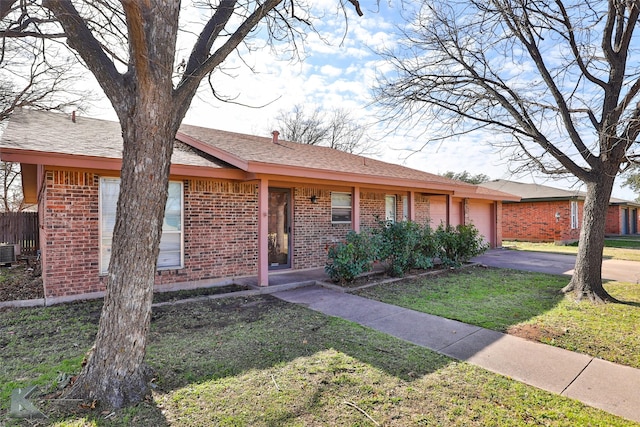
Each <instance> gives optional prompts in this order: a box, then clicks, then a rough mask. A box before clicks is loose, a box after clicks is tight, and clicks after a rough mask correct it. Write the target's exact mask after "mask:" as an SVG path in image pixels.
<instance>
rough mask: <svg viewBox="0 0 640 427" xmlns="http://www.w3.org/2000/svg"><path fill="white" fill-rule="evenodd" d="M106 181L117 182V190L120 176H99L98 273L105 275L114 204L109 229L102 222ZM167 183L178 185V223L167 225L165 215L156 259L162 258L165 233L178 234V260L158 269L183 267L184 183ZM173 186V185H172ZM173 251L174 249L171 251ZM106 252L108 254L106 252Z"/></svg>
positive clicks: (111, 236)
mask: <svg viewBox="0 0 640 427" xmlns="http://www.w3.org/2000/svg"><path fill="white" fill-rule="evenodd" d="M106 183H111V184H114V183H117V184H118V190H119V187H120V178H111V177H101V178H100V187H99V192H98V193H99V196H98V212H99V214H98V217H99V227H98V228H99V229H98V234H99V239H100V240H99V242H100V243H99V245H100V248H99V249H100V251H99V257H100V262H99V268H100V274H101V275H105V274H107V273H108V269H109V260H110V258H111V243H112V238H113V228H112V227H114V226H115V208H116V207H115V206H113V208H112V209H111V210H110V212H111V213H112V215H113V216H114V219H113V222H114V223H113V224H110V226H111V229H109V230H108V229H107V228H109V226H107V227H105V224H104V223H103V221H104V220H105V208H106V207H105V206H104V203H105V201H104V200H103V192H104V187H103V185H105V184H106ZM169 185H173V186H176V185H179V187H180V191H179V193H180V219H179V224H178V225H177V226H174V227H169V226H168V224H167V223H166V217H165V223H164V224H163V227H162V237H161V238H160V244H161V250H160V253H159V254H158V260H160V259H162V253H163V251H162V238H163V237H164V236H165V235H176V234H177V235H178V236H179V237H178V240H179V248H180V249H179V251H180V254H179V256H178V259H179V262H178V264H176V265H173V264H171V265H164V266H159V267H158V268H157V269H158V270H176V269H181V268H184V185H183V183H182V182H180V181H170V182H169ZM174 188H175V187H174ZM117 200H118V199H117V196H116V198H115V200H114V203H117ZM167 203H169V200H167ZM165 214H166V208H165ZM172 252H175V251H172ZM107 253H108V254H107Z"/></svg>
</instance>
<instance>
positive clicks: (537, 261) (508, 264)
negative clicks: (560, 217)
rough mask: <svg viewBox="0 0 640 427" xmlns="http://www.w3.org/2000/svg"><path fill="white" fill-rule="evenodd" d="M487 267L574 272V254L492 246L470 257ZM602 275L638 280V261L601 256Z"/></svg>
mask: <svg viewBox="0 0 640 427" xmlns="http://www.w3.org/2000/svg"><path fill="white" fill-rule="evenodd" d="M472 261H475V262H479V263H481V264H484V265H488V266H490V267H500V268H512V269H515V270H525V271H535V272H538V273H550V274H566V275H572V274H573V267H574V266H575V263H576V257H575V255H566V254H554V253H548V252H529V251H516V250H512V249H491V250H489V251H487V252H485V253H484V254H482V255H480V256H477V257H475V258H473V260H472ZM602 278H603V279H609V280H619V281H622V282H631V283H640V262H635V261H621V260H614V259H604V260H603V261H602Z"/></svg>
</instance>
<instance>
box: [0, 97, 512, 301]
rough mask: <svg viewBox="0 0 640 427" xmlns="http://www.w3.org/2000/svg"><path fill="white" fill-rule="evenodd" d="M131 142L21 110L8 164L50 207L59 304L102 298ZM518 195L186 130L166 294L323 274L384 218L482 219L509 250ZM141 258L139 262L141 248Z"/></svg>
mask: <svg viewBox="0 0 640 427" xmlns="http://www.w3.org/2000/svg"><path fill="white" fill-rule="evenodd" d="M121 151H122V138H121V130H120V125H119V124H118V123H115V122H109V121H103V120H95V119H89V118H84V117H76V118H75V119H74V120H72V119H70V118H69V117H67V116H66V115H63V114H59V113H52V112H35V111H29V110H23V111H21V110H18V111H16V112H15V113H14V114H13V116H12V118H11V119H10V120H9V123H8V125H7V128H6V130H5V132H4V134H3V136H2V141H1V142H0V157H1V158H2V160H5V161H12V162H19V163H20V164H21V166H22V178H23V187H24V193H25V198H26V199H27V201H28V202H31V203H37V204H38V211H39V218H40V229H41V233H40V239H41V242H40V243H41V245H40V247H41V248H42V269H43V282H44V289H45V297H46V299H47V303H55V302H58V301H64V300H69V299H74V298H78V297H97V296H100V295H102V292H103V291H104V286H105V282H106V273H107V269H108V265H109V258H110V253H111V233H112V231H113V225H114V220H115V206H116V202H117V197H118V192H119V186H120V181H119V178H118V175H119V171H120V167H121V158H120V156H121ZM503 200H508V201H515V200H518V198H517V197H515V196H512V195H510V194H504V193H500V192H498V191H493V190H487V189H485V188H482V187H477V186H474V185H469V184H465V183H461V182H458V181H453V180H449V179H447V178H443V177H441V176H438V175H433V174H429V173H426V172H422V171H417V170H414V169H409V168H406V167H403V166H399V165H394V164H389V163H385V162H381V161H377V160H373V159H369V158H365V157H362V156H357V155H352V154H348V153H344V152H341V151H336V150H333V149H330V148H325V147H317V146H311V145H304V144H297V143H292V142H286V141H279V140H278V138H277V134H275V133H274V136H273V138H261V137H256V136H249V135H241V134H236V133H231V132H224V131H218V130H212V129H205V128H199V127H194V126H187V125H185V126H182V127H181V129H180V132H179V133H178V135H177V140H176V143H175V150H174V154H173V157H172V165H171V177H170V183H169V199H168V201H167V207H166V211H165V223H164V226H163V235H162V240H161V244H160V255H159V258H158V275H157V276H156V284H157V286H163V285H173V286H174V287H185V288H186V287H196V286H206V285H211V284H213V283H218V282H219V283H223V282H225V281H228V282H231V281H233V279H234V278H237V277H241V276H257V278H258V283H259V284H260V285H264V286H266V285H268V280H269V271H271V270H275V269H305V268H311V267H322V266H323V265H324V264H325V262H326V253H327V252H326V251H327V246H328V245H330V244H332V243H334V242H336V241H339V240H341V239H343V238H344V237H345V235H346V233H347V232H348V231H349V230H352V229H353V230H359V229H360V228H361V227H366V226H373V225H375V224H376V221H377V220H378V219H389V220H394V221H401V220H404V219H411V220H415V221H419V222H421V223H425V222H427V221H428V220H429V219H431V223H432V225H434V226H437V225H438V224H439V223H440V222H444V223H449V224H452V225H457V224H461V223H469V222H473V223H474V224H475V225H476V226H477V227H478V229H479V230H480V231H481V233H482V234H483V236H484V237H485V239H486V240H487V241H488V242H490V243H491V244H492V245H493V246H499V245H500V244H501V241H502V236H501V230H502V226H501V224H500V216H499V212H500V210H501V204H502V201H503ZM131 256H135V254H134V253H132V254H131Z"/></svg>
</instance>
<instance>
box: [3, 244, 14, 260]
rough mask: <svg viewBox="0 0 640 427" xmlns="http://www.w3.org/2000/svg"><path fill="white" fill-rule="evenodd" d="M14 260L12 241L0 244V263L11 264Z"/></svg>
mask: <svg viewBox="0 0 640 427" xmlns="http://www.w3.org/2000/svg"><path fill="white" fill-rule="evenodd" d="M14 262H16V248H15V245H14V244H13V243H2V244H0V265H11V264H12V263H14Z"/></svg>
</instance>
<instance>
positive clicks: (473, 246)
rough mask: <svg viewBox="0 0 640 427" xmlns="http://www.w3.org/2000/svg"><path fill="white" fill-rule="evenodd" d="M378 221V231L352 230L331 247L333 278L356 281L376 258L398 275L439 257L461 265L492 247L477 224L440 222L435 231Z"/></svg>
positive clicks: (425, 266)
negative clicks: (359, 231)
mask: <svg viewBox="0 0 640 427" xmlns="http://www.w3.org/2000/svg"><path fill="white" fill-rule="evenodd" d="M378 224H379V226H378V227H377V228H376V229H374V230H369V229H366V230H363V231H362V232H361V233H356V232H354V231H350V232H349V233H348V234H347V236H346V238H345V240H344V242H339V243H336V244H335V245H333V246H330V247H329V248H328V254H327V256H328V260H327V263H326V265H325V271H326V272H327V274H328V275H329V277H330V278H331V279H332V280H334V281H336V282H341V283H345V282H352V281H353V280H354V279H355V278H356V277H358V276H359V275H361V274H363V273H366V272H368V271H371V268H372V267H373V263H374V262H376V261H380V262H382V263H384V265H385V268H386V271H387V273H388V274H389V275H391V276H396V277H402V276H404V275H405V274H406V273H407V272H408V271H410V270H411V269H414V268H418V269H428V268H431V267H433V265H434V259H435V258H439V259H440V261H441V262H442V264H444V265H446V266H448V267H459V266H460V265H462V264H464V263H465V262H467V261H469V260H470V259H471V258H472V257H474V256H476V255H479V254H481V253H483V252H484V251H486V250H487V249H488V248H489V245H487V244H486V243H484V241H483V240H482V237H481V236H480V233H479V231H478V229H477V228H475V226H473V224H469V225H458V226H456V227H452V226H450V225H447V226H445V225H444V224H440V226H438V228H437V229H436V230H435V231H434V230H433V229H431V227H429V226H428V225H427V226H421V225H420V224H418V223H416V222H412V221H405V222H397V223H388V222H385V221H379V222H378Z"/></svg>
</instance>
